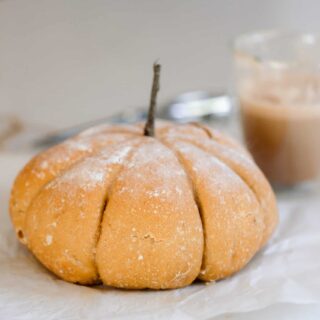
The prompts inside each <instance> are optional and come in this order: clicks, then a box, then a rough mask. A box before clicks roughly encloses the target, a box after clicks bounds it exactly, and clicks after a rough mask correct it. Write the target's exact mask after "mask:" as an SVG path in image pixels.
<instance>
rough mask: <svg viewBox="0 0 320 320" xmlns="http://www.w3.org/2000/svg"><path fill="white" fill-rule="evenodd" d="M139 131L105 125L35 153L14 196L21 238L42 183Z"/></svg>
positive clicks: (12, 209) (13, 209)
mask: <svg viewBox="0 0 320 320" xmlns="http://www.w3.org/2000/svg"><path fill="white" fill-rule="evenodd" d="M135 134H140V130H139V129H138V128H136V127H134V126H121V125H118V126H110V125H102V126H98V127H94V128H91V129H88V130H86V131H84V132H82V133H81V134H79V135H78V136H76V137H74V138H73V139H69V140H67V141H65V142H63V143H61V144H59V145H57V146H54V147H52V148H50V149H48V150H46V151H44V152H42V153H40V154H39V155H37V156H35V157H34V158H33V159H32V160H31V161H30V162H29V163H28V164H27V165H26V166H25V167H24V168H23V170H22V171H21V172H20V174H19V175H18V176H17V178H16V180H15V182H14V188H13V189H12V194H11V199H10V213H11V218H12V220H13V224H14V226H15V230H16V233H17V235H18V237H19V239H20V241H21V242H25V241H26V239H25V237H24V222H25V213H26V211H27V209H28V207H29V206H30V204H31V202H32V200H33V199H34V198H35V196H36V195H37V193H38V192H39V191H40V190H41V188H42V187H44V186H45V185H46V184H47V183H49V182H50V181H51V180H53V179H55V177H57V176H58V175H60V174H61V173H63V172H64V171H65V170H68V168H70V167H71V166H72V165H74V164H75V163H77V162H78V161H81V160H82V159H83V158H84V157H86V156H88V155H91V154H94V153H95V152H98V151H99V150H100V149H101V148H103V147H105V146H107V145H109V144H113V143H117V142H121V141H124V140H127V139H128V138H130V136H132V135H135Z"/></svg>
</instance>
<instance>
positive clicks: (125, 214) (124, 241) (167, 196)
mask: <svg viewBox="0 0 320 320" xmlns="http://www.w3.org/2000/svg"><path fill="white" fill-rule="evenodd" d="M144 140H145V141H144V142H143V143H142V144H141V145H140V146H139V147H138V149H137V150H136V151H135V153H134V155H133V158H132V159H131V160H130V161H129V163H128V165H127V167H126V168H125V169H124V170H123V171H122V173H121V175H120V176H119V177H118V179H117V180H116V181H115V184H114V186H113V188H112V191H111V193H110V197H109V201H108V204H107V208H106V211H105V214H104V219H103V222H102V233H101V237H100V241H99V244H98V249H97V264H98V269H99V273H100V276H101V279H102V280H103V282H104V283H105V284H108V285H111V286H116V287H124V288H136V289H141V288H153V289H161V288H163V289H164V288H177V287H182V286H186V285H188V284H190V283H191V282H192V281H193V280H194V279H195V278H196V277H197V275H198V273H199V271H200V266H201V259H202V251H203V233H202V225H201V220H200V217H199V213H198V209H197V206H196V204H195V202H194V199H193V196H192V190H191V187H190V185H189V183H188V179H187V176H186V174H185V172H184V171H183V169H182V168H181V166H180V164H179V162H178V160H177V159H176V158H175V156H174V154H173V153H172V151H170V150H169V149H167V148H166V147H165V146H163V145H162V144H161V143H159V142H157V141H156V140H154V139H152V138H144ZM154 159H157V161H154Z"/></svg>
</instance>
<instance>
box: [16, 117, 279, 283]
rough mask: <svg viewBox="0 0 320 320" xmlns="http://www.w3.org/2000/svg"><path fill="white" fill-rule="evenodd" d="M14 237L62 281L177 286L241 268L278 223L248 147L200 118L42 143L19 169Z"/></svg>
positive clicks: (107, 128)
mask: <svg viewBox="0 0 320 320" xmlns="http://www.w3.org/2000/svg"><path fill="white" fill-rule="evenodd" d="M10 212H11V217H12V221H13V224H14V226H15V229H16V232H17V233H18V235H20V238H21V239H20V240H22V242H23V243H25V244H27V245H28V247H29V249H30V250H31V251H32V252H33V253H34V254H35V256H36V257H37V258H38V259H39V260H40V261H41V262H42V263H43V264H44V265H45V266H46V267H47V268H48V269H49V270H51V271H52V272H54V273H55V274H57V275H58V276H59V277H61V278H62V279H64V280H67V281H70V282H78V283H82V284H93V283H96V282H97V281H100V280H102V282H103V283H105V284H107V285H112V286H116V287H124V288H153V289H165V288H177V287H182V286H185V285H188V284H190V283H191V282H192V281H193V280H194V279H195V278H196V277H199V278H200V279H202V280H205V281H211V280H216V279H220V278H224V277H226V276H229V275H231V274H233V273H234V272H236V271H237V270H239V269H241V268H242V267H243V266H244V265H245V264H246V263H247V262H248V261H249V260H250V259H251V257H252V256H253V255H254V254H255V253H256V252H257V250H259V248H261V246H263V245H264V243H265V242H266V241H267V239H268V238H269V237H270V234H271V233H272V231H273V230H274V228H275V225H276V223H277V209H276V203H275V198H274V194H273V192H272V189H271V187H270V185H269V184H268V182H267V181H266V179H265V178H264V176H263V174H262V173H261V171H260V170H259V169H258V168H257V166H256V165H255V163H254V162H253V160H252V158H251V156H250V155H249V154H248V153H247V151H246V150H245V149H244V148H242V147H241V146H239V145H238V144H237V143H235V142H234V141H233V140H232V139H229V138H226V137H224V136H223V135H221V134H219V133H217V132H215V131H212V130H211V129H209V128H206V127H204V126H203V125H201V126H197V125H194V124H187V125H178V124H173V123H170V122H163V121H160V122H157V125H156V138H155V139H154V138H149V137H143V136H142V126H141V124H138V125H136V126H100V127H98V128H92V129H89V130H87V131H85V132H83V133H81V134H80V135H78V136H76V137H74V138H72V139H70V140H68V141H66V142H64V143H62V144H60V145H58V146H56V147H53V148H51V149H49V150H48V151H45V152H43V153H41V154H40V155H38V156H36V157H35V158H34V159H32V160H31V161H30V162H29V163H28V164H27V165H26V166H25V168H24V169H23V170H22V172H21V173H20V174H19V175H18V177H17V179H16V181H15V184H14V186H13V190H12V196H11V202H10Z"/></svg>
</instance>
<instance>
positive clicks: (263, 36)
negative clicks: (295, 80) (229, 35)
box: [232, 29, 320, 67]
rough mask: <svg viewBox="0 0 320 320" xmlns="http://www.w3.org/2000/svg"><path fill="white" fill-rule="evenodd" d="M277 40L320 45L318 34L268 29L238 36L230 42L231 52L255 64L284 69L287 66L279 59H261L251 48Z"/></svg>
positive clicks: (285, 62) (319, 34) (319, 35)
mask: <svg viewBox="0 0 320 320" xmlns="http://www.w3.org/2000/svg"><path fill="white" fill-rule="evenodd" d="M278 39H291V40H293V39H296V40H300V41H301V42H302V43H304V44H305V45H307V46H311V45H314V44H317V43H319V45H320V33H317V32H308V31H306V32H305V31H295V30H284V29H269V30H257V31H252V32H246V33H243V34H239V35H238V36H236V37H235V38H234V39H233V41H232V50H233V53H234V54H235V55H239V56H242V57H246V58H247V59H250V60H251V61H252V62H255V63H261V62H267V63H268V62H270V63H272V64H274V65H277V66H278V67H280V66H282V67H286V66H287V65H288V64H289V63H287V61H284V60H281V59H270V58H262V57H260V56H259V55H258V54H255V53H254V52H253V51H254V50H253V48H257V47H258V45H259V44H260V45H261V44H263V43H267V42H268V41H272V40H278Z"/></svg>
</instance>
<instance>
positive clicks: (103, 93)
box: [0, 0, 320, 128]
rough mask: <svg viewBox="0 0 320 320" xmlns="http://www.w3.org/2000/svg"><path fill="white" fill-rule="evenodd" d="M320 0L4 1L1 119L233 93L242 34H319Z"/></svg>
mask: <svg viewBox="0 0 320 320" xmlns="http://www.w3.org/2000/svg"><path fill="white" fill-rule="evenodd" d="M319 12H320V1H317V0H304V1H302V0H268V1H259V0H233V1H231V0H211V1H209V0H162V1H155V0H151V1H150V0H136V1H129V0H126V1H124V0H119V1H107V0H90V1H89V0H86V1H84V0H67V1H66V0H28V1H24V0H4V1H1V0H0V117H1V116H3V115H4V114H8V113H16V114H18V115H20V116H21V117H22V118H23V120H25V121H27V122H30V123H44V124H45V125H47V126H49V127H53V128H54V127H64V126H68V125H71V124H75V123H79V122H82V121H86V120H90V119H95V118H99V117H102V116H105V115H109V114H111V113H112V112H114V111H115V110H121V109H125V108H129V107H134V106H141V105H144V104H146V103H147V101H148V97H149V90H150V81H151V65H152V63H153V61H154V60H155V59H157V58H159V59H160V61H161V63H162V64H163V74H162V89H161V94H160V103H162V104H163V103H165V102H166V101H167V100H168V99H170V98H172V97H173V96H175V95H176V94H178V93H181V92H183V91H187V90H193V89H207V90H213V91H215V90H220V89H223V90H225V89H228V88H229V87H230V83H231V80H230V79H231V74H230V70H232V66H231V44H232V39H233V38H234V37H235V36H236V35H237V34H239V33H243V32H248V31H252V30H255V29H269V28H286V29H297V30H311V31H317V30H319V27H320V20H319Z"/></svg>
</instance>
